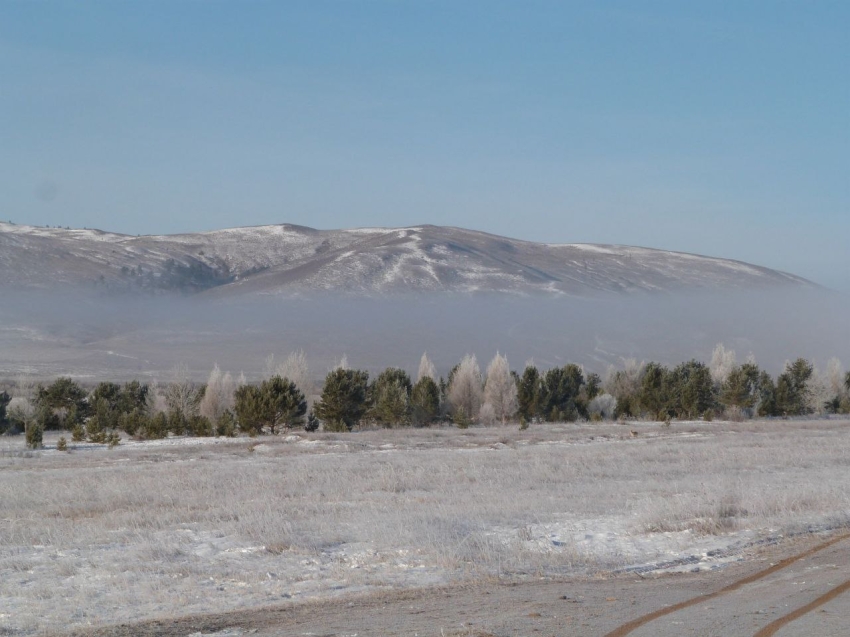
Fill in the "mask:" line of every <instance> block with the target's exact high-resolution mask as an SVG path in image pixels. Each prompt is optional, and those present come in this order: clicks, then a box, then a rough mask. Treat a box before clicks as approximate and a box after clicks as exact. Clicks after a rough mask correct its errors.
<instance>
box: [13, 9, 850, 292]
mask: <svg viewBox="0 0 850 637" xmlns="http://www.w3.org/2000/svg"><path fill="white" fill-rule="evenodd" d="M0 218H8V219H11V220H13V221H15V222H18V223H32V224H38V225H44V224H48V225H63V226H65V225H69V226H75V227H82V226H86V227H100V228H104V229H109V230H115V231H120V232H126V233H131V234H137V233H166V232H179V231H195V230H203V229H212V228H219V227H227V226H234V225H256V224H265V223H283V222H287V223H297V224H303V225H308V226H313V227H319V228H334V227H349V226H375V225H381V226H403V225H413V224H418V223H434V224H447V225H457V226H463V227H469V228H475V229H480V230H486V231H490V232H494V233H498V234H504V235H509V236H513V237H517V238H524V239H530V240H536V241H553V242H555V241H556V242H574V241H575V242H579V241H581V242H602V243H627V244H635V245H644V246H650V247H658V248H665V249H673V250H683V251H689V252H697V253H702V254H711V255H715V256H723V257H731V258H737V259H741V260H744V261H751V262H755V263H759V264H763V265H767V266H771V267H777V268H780V269H784V270H789V271H792V272H795V273H797V274H801V275H803V276H808V277H810V278H813V279H815V280H817V281H818V282H820V283H823V284H826V285H829V286H832V287H836V288H840V289H843V290H848V291H850V3H847V2H817V1H811V2H802V1H800V2H782V1H780V0H777V1H772V2H746V1H736V2H704V3H694V2H678V1H677V2H651V1H647V2H590V1H587V2H535V1H533V0H532V1H524V2H499V1H486V2H473V1H467V2H465V1H462V0H453V1H447V2H440V1H435V2H425V1H422V2H414V1H412V0H411V1H408V0H363V1H359V2H355V1H353V0H347V1H339V2H323V1H320V0H310V1H305V2H294V1H290V2H213V1H207V2H199V1H194V2H188V1H186V2H153V1H149V2H134V3H133V2H98V3H92V2H14V1H11V0H7V1H6V2H2V3H0Z"/></svg>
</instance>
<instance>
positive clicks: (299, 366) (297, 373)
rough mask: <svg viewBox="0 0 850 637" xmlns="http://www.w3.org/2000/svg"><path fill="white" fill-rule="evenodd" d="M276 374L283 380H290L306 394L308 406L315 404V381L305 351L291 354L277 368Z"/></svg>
mask: <svg viewBox="0 0 850 637" xmlns="http://www.w3.org/2000/svg"><path fill="white" fill-rule="evenodd" d="M274 374H275V375H276V376H280V377H281V378H288V379H289V380H291V381H292V382H293V383H295V385H296V386H297V387H298V389H300V390H301V391H302V392H304V396H305V397H306V398H307V404H308V405H312V404H313V401H312V396H313V393H314V392H315V388H314V387H313V380H312V378H311V376H310V365H309V364H308V363H307V355H306V354H304V350H298V351H297V352H291V353H290V354H289V356H287V357H286V358H285V359H284V361H283V362H282V363H280V364H279V365H277V366H276V367H275V370H274Z"/></svg>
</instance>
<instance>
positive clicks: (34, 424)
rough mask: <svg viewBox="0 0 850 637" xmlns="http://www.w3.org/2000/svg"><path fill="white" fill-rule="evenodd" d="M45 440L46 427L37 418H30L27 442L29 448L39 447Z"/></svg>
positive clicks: (27, 428) (27, 426)
mask: <svg viewBox="0 0 850 637" xmlns="http://www.w3.org/2000/svg"><path fill="white" fill-rule="evenodd" d="M43 441H44V428H43V426H42V424H41V423H40V422H38V421H37V420H30V421H29V422H28V423H27V425H26V443H27V447H28V448H29V449H38V448H39V447H41V444H42V442H43Z"/></svg>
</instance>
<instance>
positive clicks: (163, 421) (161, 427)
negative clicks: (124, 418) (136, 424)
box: [140, 412, 168, 440]
mask: <svg viewBox="0 0 850 637" xmlns="http://www.w3.org/2000/svg"><path fill="white" fill-rule="evenodd" d="M140 433H141V435H142V436H143V437H144V438H146V439H147V440H157V439H159V438H165V437H166V436H167V435H168V416H166V415H165V413H164V412H159V413H157V414H154V415H153V416H151V417H149V418H146V419H145V420H144V421H142V427H141V430H140Z"/></svg>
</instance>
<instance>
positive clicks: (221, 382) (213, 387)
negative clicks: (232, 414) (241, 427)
mask: <svg viewBox="0 0 850 637" xmlns="http://www.w3.org/2000/svg"><path fill="white" fill-rule="evenodd" d="M232 409H233V379H232V378H231V377H230V372H226V373H224V374H222V373H221V370H220V369H219V367H218V364H216V365H215V366H213V369H212V371H211V372H210V375H209V378H208V379H207V388H206V390H205V391H204V397H203V398H202V399H201V403H200V405H199V411H200V414H201V416H203V417H205V418H208V419H209V421H210V422H212V423H217V422H218V421H219V419H220V418H221V417H222V416H223V415H224V412H226V411H230V410H232Z"/></svg>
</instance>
